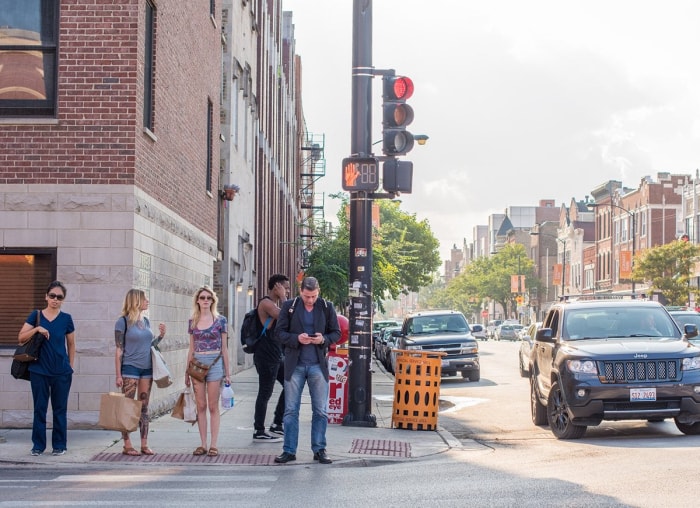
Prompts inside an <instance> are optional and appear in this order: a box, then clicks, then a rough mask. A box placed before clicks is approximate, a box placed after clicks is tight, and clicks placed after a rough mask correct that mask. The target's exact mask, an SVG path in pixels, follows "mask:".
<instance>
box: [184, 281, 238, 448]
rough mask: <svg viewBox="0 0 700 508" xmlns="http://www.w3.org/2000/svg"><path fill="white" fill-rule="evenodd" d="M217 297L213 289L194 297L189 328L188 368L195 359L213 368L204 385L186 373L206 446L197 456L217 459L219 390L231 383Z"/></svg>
mask: <svg viewBox="0 0 700 508" xmlns="http://www.w3.org/2000/svg"><path fill="white" fill-rule="evenodd" d="M218 301H219V300H218V298H217V297H216V293H215V292H214V290H213V289H212V288H210V287H209V286H202V287H201V288H199V289H198V290H197V292H196V293H195V294H194V301H193V302H192V317H191V318H190V321H189V325H188V327H187V333H189V334H190V348H189V350H188V351H187V364H186V365H189V363H190V360H191V359H192V358H196V359H197V360H199V361H200V362H202V363H204V364H206V365H211V368H210V369H209V370H208V371H207V377H206V378H205V380H204V382H203V383H202V382H199V381H197V380H195V379H191V378H190V376H189V375H188V374H187V373H186V372H185V385H186V386H190V381H192V382H193V384H194V398H195V401H196V402H197V426H198V427H199V438H200V439H201V441H202V446H198V447H197V449H196V450H195V451H194V452H193V455H205V454H206V455H208V456H209V457H216V456H217V455H218V454H219V450H218V449H217V448H216V444H217V443H216V442H217V440H218V438H219V424H220V422H221V418H220V415H219V389H220V388H221V379H222V378H224V380H225V382H226V383H231V377H230V376H229V372H230V371H229V368H228V367H229V365H228V344H227V340H226V339H227V337H228V333H227V328H228V325H227V323H226V317H225V316H221V315H219V313H218V312H217V310H216V304H217V303H218ZM207 412H208V413H209V421H210V422H211V443H210V444H211V446H210V447H209V449H208V450H207Z"/></svg>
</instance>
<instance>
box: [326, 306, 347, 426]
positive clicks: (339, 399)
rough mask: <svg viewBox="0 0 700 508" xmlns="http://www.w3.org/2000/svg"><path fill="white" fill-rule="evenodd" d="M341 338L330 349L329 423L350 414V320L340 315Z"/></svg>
mask: <svg viewBox="0 0 700 508" xmlns="http://www.w3.org/2000/svg"><path fill="white" fill-rule="evenodd" d="M338 324H339V325H340V340H339V341H338V342H337V343H335V344H331V347H330V349H329V351H328V374H329V377H330V379H329V381H328V403H327V404H326V413H327V414H328V423H343V418H345V415H346V414H348V372H349V369H348V336H349V333H350V322H349V321H348V318H346V317H345V316H338Z"/></svg>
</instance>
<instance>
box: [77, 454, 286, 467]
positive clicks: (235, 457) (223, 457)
mask: <svg viewBox="0 0 700 508" xmlns="http://www.w3.org/2000/svg"><path fill="white" fill-rule="evenodd" d="M90 460H91V462H132V463H150V462H157V463H171V464H173V463H174V464H239V465H246V466H271V465H274V464H275V456H274V455H259V454H256V453H219V455H217V456H216V457H207V456H206V455H192V454H191V453H157V454H156V455H138V456H136V457H132V456H130V455H122V454H121V453H105V452H103V453H98V454H97V455H95V456H94V457H93V458H92V459H90Z"/></svg>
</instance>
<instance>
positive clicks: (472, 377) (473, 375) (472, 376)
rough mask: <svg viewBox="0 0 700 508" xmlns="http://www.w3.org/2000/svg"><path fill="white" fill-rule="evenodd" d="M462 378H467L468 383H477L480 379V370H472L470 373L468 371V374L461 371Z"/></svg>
mask: <svg viewBox="0 0 700 508" xmlns="http://www.w3.org/2000/svg"><path fill="white" fill-rule="evenodd" d="M462 377H463V378H467V377H468V378H469V381H474V382H476V381H478V380H479V379H481V371H480V370H472V371H469V372H468V371H466V370H464V371H462Z"/></svg>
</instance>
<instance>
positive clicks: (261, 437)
mask: <svg viewBox="0 0 700 508" xmlns="http://www.w3.org/2000/svg"><path fill="white" fill-rule="evenodd" d="M253 441H255V442H256V443H263V442H265V443H276V442H278V441H282V438H281V437H280V436H271V435H270V434H268V433H267V432H265V431H262V432H256V433H255V434H253Z"/></svg>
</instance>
